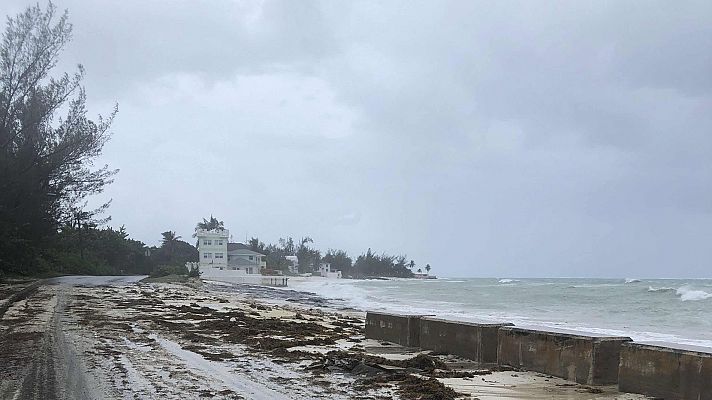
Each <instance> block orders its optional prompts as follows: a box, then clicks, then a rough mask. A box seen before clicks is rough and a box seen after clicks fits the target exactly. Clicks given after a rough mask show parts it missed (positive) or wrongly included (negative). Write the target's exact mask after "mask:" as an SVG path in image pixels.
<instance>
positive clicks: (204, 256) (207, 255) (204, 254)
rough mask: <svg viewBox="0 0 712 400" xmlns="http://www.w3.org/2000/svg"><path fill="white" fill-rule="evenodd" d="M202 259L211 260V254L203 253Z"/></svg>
mask: <svg viewBox="0 0 712 400" xmlns="http://www.w3.org/2000/svg"><path fill="white" fill-rule="evenodd" d="M203 258H213V253H203Z"/></svg>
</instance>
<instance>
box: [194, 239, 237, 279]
mask: <svg viewBox="0 0 712 400" xmlns="http://www.w3.org/2000/svg"><path fill="white" fill-rule="evenodd" d="M195 234H196V236H197V237H198V257H199V259H198V265H199V267H200V270H201V271H206V270H208V269H210V268H215V269H220V270H222V269H225V268H226V267H227V242H228V238H229V237H230V232H229V231H228V230H227V229H210V230H208V229H198V230H196V231H195Z"/></svg>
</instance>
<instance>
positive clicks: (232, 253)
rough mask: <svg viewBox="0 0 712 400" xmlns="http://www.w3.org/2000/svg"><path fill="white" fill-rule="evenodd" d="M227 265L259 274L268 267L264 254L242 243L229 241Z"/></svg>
mask: <svg viewBox="0 0 712 400" xmlns="http://www.w3.org/2000/svg"><path fill="white" fill-rule="evenodd" d="M227 265H228V267H230V268H231V269H236V270H244V271H245V273H247V274H259V273H262V271H263V270H264V269H265V268H267V260H266V256H265V255H264V254H260V253H258V252H256V251H253V250H250V248H249V247H248V246H246V245H244V244H242V243H228V244H227Z"/></svg>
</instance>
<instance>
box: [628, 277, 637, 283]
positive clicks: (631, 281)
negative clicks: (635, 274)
mask: <svg viewBox="0 0 712 400" xmlns="http://www.w3.org/2000/svg"><path fill="white" fill-rule="evenodd" d="M637 282H640V279H634V278H628V279H626V280H625V283H637Z"/></svg>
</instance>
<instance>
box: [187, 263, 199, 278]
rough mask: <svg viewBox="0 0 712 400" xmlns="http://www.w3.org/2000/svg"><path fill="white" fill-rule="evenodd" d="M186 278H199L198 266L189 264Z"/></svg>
mask: <svg viewBox="0 0 712 400" xmlns="http://www.w3.org/2000/svg"><path fill="white" fill-rule="evenodd" d="M188 278H200V268H199V267H198V266H197V265H191V266H190V271H188Z"/></svg>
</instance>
